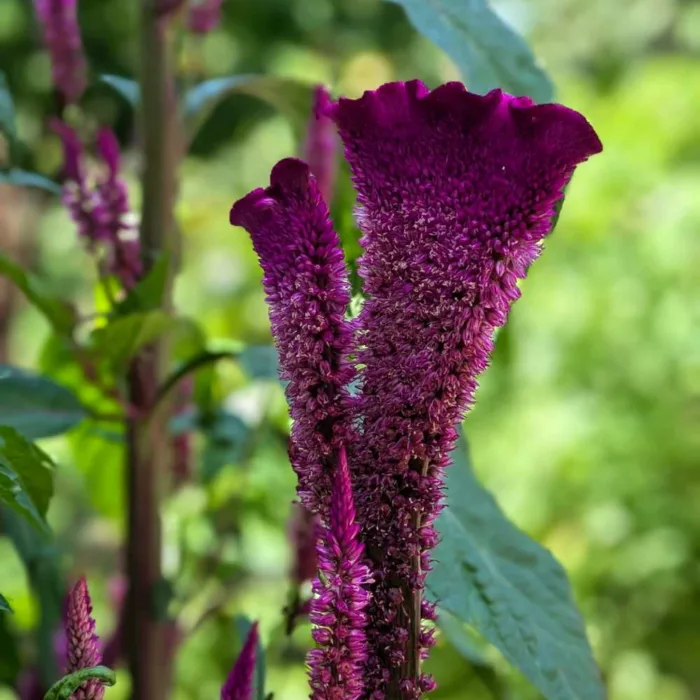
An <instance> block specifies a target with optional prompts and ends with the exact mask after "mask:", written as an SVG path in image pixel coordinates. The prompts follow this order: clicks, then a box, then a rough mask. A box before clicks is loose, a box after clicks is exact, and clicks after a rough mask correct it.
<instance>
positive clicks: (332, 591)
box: [308, 448, 372, 700]
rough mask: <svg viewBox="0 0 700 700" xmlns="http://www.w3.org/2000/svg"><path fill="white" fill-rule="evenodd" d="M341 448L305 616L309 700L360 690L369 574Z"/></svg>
mask: <svg viewBox="0 0 700 700" xmlns="http://www.w3.org/2000/svg"><path fill="white" fill-rule="evenodd" d="M359 533H360V527H359V525H358V524H357V523H356V522H355V506H354V503H353V496H352V484H351V482H350V470H349V468H348V461H347V456H346V453H345V449H344V448H341V449H340V450H339V452H338V465H337V470H336V476H335V483H334V486H333V493H332V497H331V505H330V511H329V514H328V525H327V526H326V527H322V528H321V532H320V535H319V538H318V543H317V549H318V568H319V574H318V578H317V579H316V580H315V581H314V583H313V598H312V600H311V613H310V615H309V618H310V620H311V623H312V624H313V625H314V626H315V627H314V630H313V632H312V636H313V638H314V641H315V642H316V643H317V644H318V645H319V648H317V649H312V650H311V651H310V652H309V654H308V663H309V676H310V678H311V690H312V694H311V697H312V699H313V700H358V698H359V697H360V696H361V695H362V693H363V690H364V680H363V674H364V664H365V662H366V660H367V641H366V634H365V627H366V625H367V614H366V612H365V608H366V607H367V605H368V603H369V593H368V592H367V590H366V588H365V587H366V586H367V585H368V584H370V583H371V581H372V578H371V575H370V571H369V568H368V567H367V566H366V564H365V563H364V562H363V557H364V547H363V546H362V544H361V543H360V540H359Z"/></svg>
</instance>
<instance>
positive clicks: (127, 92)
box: [99, 75, 141, 109]
mask: <svg viewBox="0 0 700 700" xmlns="http://www.w3.org/2000/svg"><path fill="white" fill-rule="evenodd" d="M99 81H100V82H101V83H104V84H105V85H108V86H109V87H111V88H112V90H114V92H116V93H117V95H119V96H120V97H123V98H124V99H125V100H126V101H127V102H128V103H129V104H130V105H131V106H132V107H133V108H134V109H136V108H137V107H138V106H139V104H140V103H141V87H140V86H139V84H138V83H137V82H136V81H135V80H133V79H132V78H123V77H121V76H119V75H101V76H100V77H99Z"/></svg>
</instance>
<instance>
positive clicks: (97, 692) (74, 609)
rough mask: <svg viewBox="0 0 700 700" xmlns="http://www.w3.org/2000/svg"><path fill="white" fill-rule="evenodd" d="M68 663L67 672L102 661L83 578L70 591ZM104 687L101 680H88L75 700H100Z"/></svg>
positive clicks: (67, 612) (88, 595) (68, 606)
mask: <svg viewBox="0 0 700 700" xmlns="http://www.w3.org/2000/svg"><path fill="white" fill-rule="evenodd" d="M65 625H66V638H67V645H66V646H67V666H66V673H73V672H74V671H79V670H81V669H83V668H90V667H92V666H99V665H100V663H101V662H102V652H101V651H100V644H99V638H98V636H97V634H95V620H94V619H93V618H92V603H91V601H90V593H89V592H88V587H87V581H86V580H85V578H84V577H81V578H80V579H78V582H77V583H76V584H75V586H74V587H73V589H72V590H71V591H70V593H69V594H68V605H67V610H66V620H65ZM103 695H104V686H103V685H102V683H100V681H97V680H89V681H85V683H83V684H82V685H81V686H80V688H79V689H78V690H77V691H76V692H75V693H73V695H72V696H71V698H72V700H101V699H102V697H103Z"/></svg>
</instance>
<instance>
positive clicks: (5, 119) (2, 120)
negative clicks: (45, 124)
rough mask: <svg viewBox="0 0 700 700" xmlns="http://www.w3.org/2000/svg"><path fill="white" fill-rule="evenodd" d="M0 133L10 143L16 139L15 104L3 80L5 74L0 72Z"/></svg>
mask: <svg viewBox="0 0 700 700" xmlns="http://www.w3.org/2000/svg"><path fill="white" fill-rule="evenodd" d="M0 133H4V134H5V136H7V138H8V139H9V140H10V141H14V140H15V139H16V138H17V130H16V117H15V103H14V101H13V100H12V95H11V94H10V89H9V88H8V86H7V81H6V80H5V74H4V73H2V72H0Z"/></svg>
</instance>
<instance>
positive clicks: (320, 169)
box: [303, 85, 338, 206]
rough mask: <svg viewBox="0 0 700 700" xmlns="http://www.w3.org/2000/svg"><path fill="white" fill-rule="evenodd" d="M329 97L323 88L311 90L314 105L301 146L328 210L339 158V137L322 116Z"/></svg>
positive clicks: (317, 87) (331, 125)
mask: <svg viewBox="0 0 700 700" xmlns="http://www.w3.org/2000/svg"><path fill="white" fill-rule="evenodd" d="M329 104H330V95H329V94H328V90H326V88H325V87H323V85H318V86H316V89H315V90H314V104H313V109H312V114H311V119H310V120H309V127H308V131H307V134H306V143H305V144H304V157H303V160H305V161H306V163H307V164H308V166H309V168H310V169H311V173H312V174H313V176H314V177H315V178H316V182H317V183H318V189H319V190H320V192H321V196H322V197H323V201H324V202H326V204H328V205H329V206H330V203H331V200H332V199H333V185H334V184H335V173H336V166H337V156H338V136H337V134H336V131H335V124H333V121H332V120H331V119H329V117H328V116H326V114H325V112H326V110H327V108H328V105H329Z"/></svg>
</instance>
